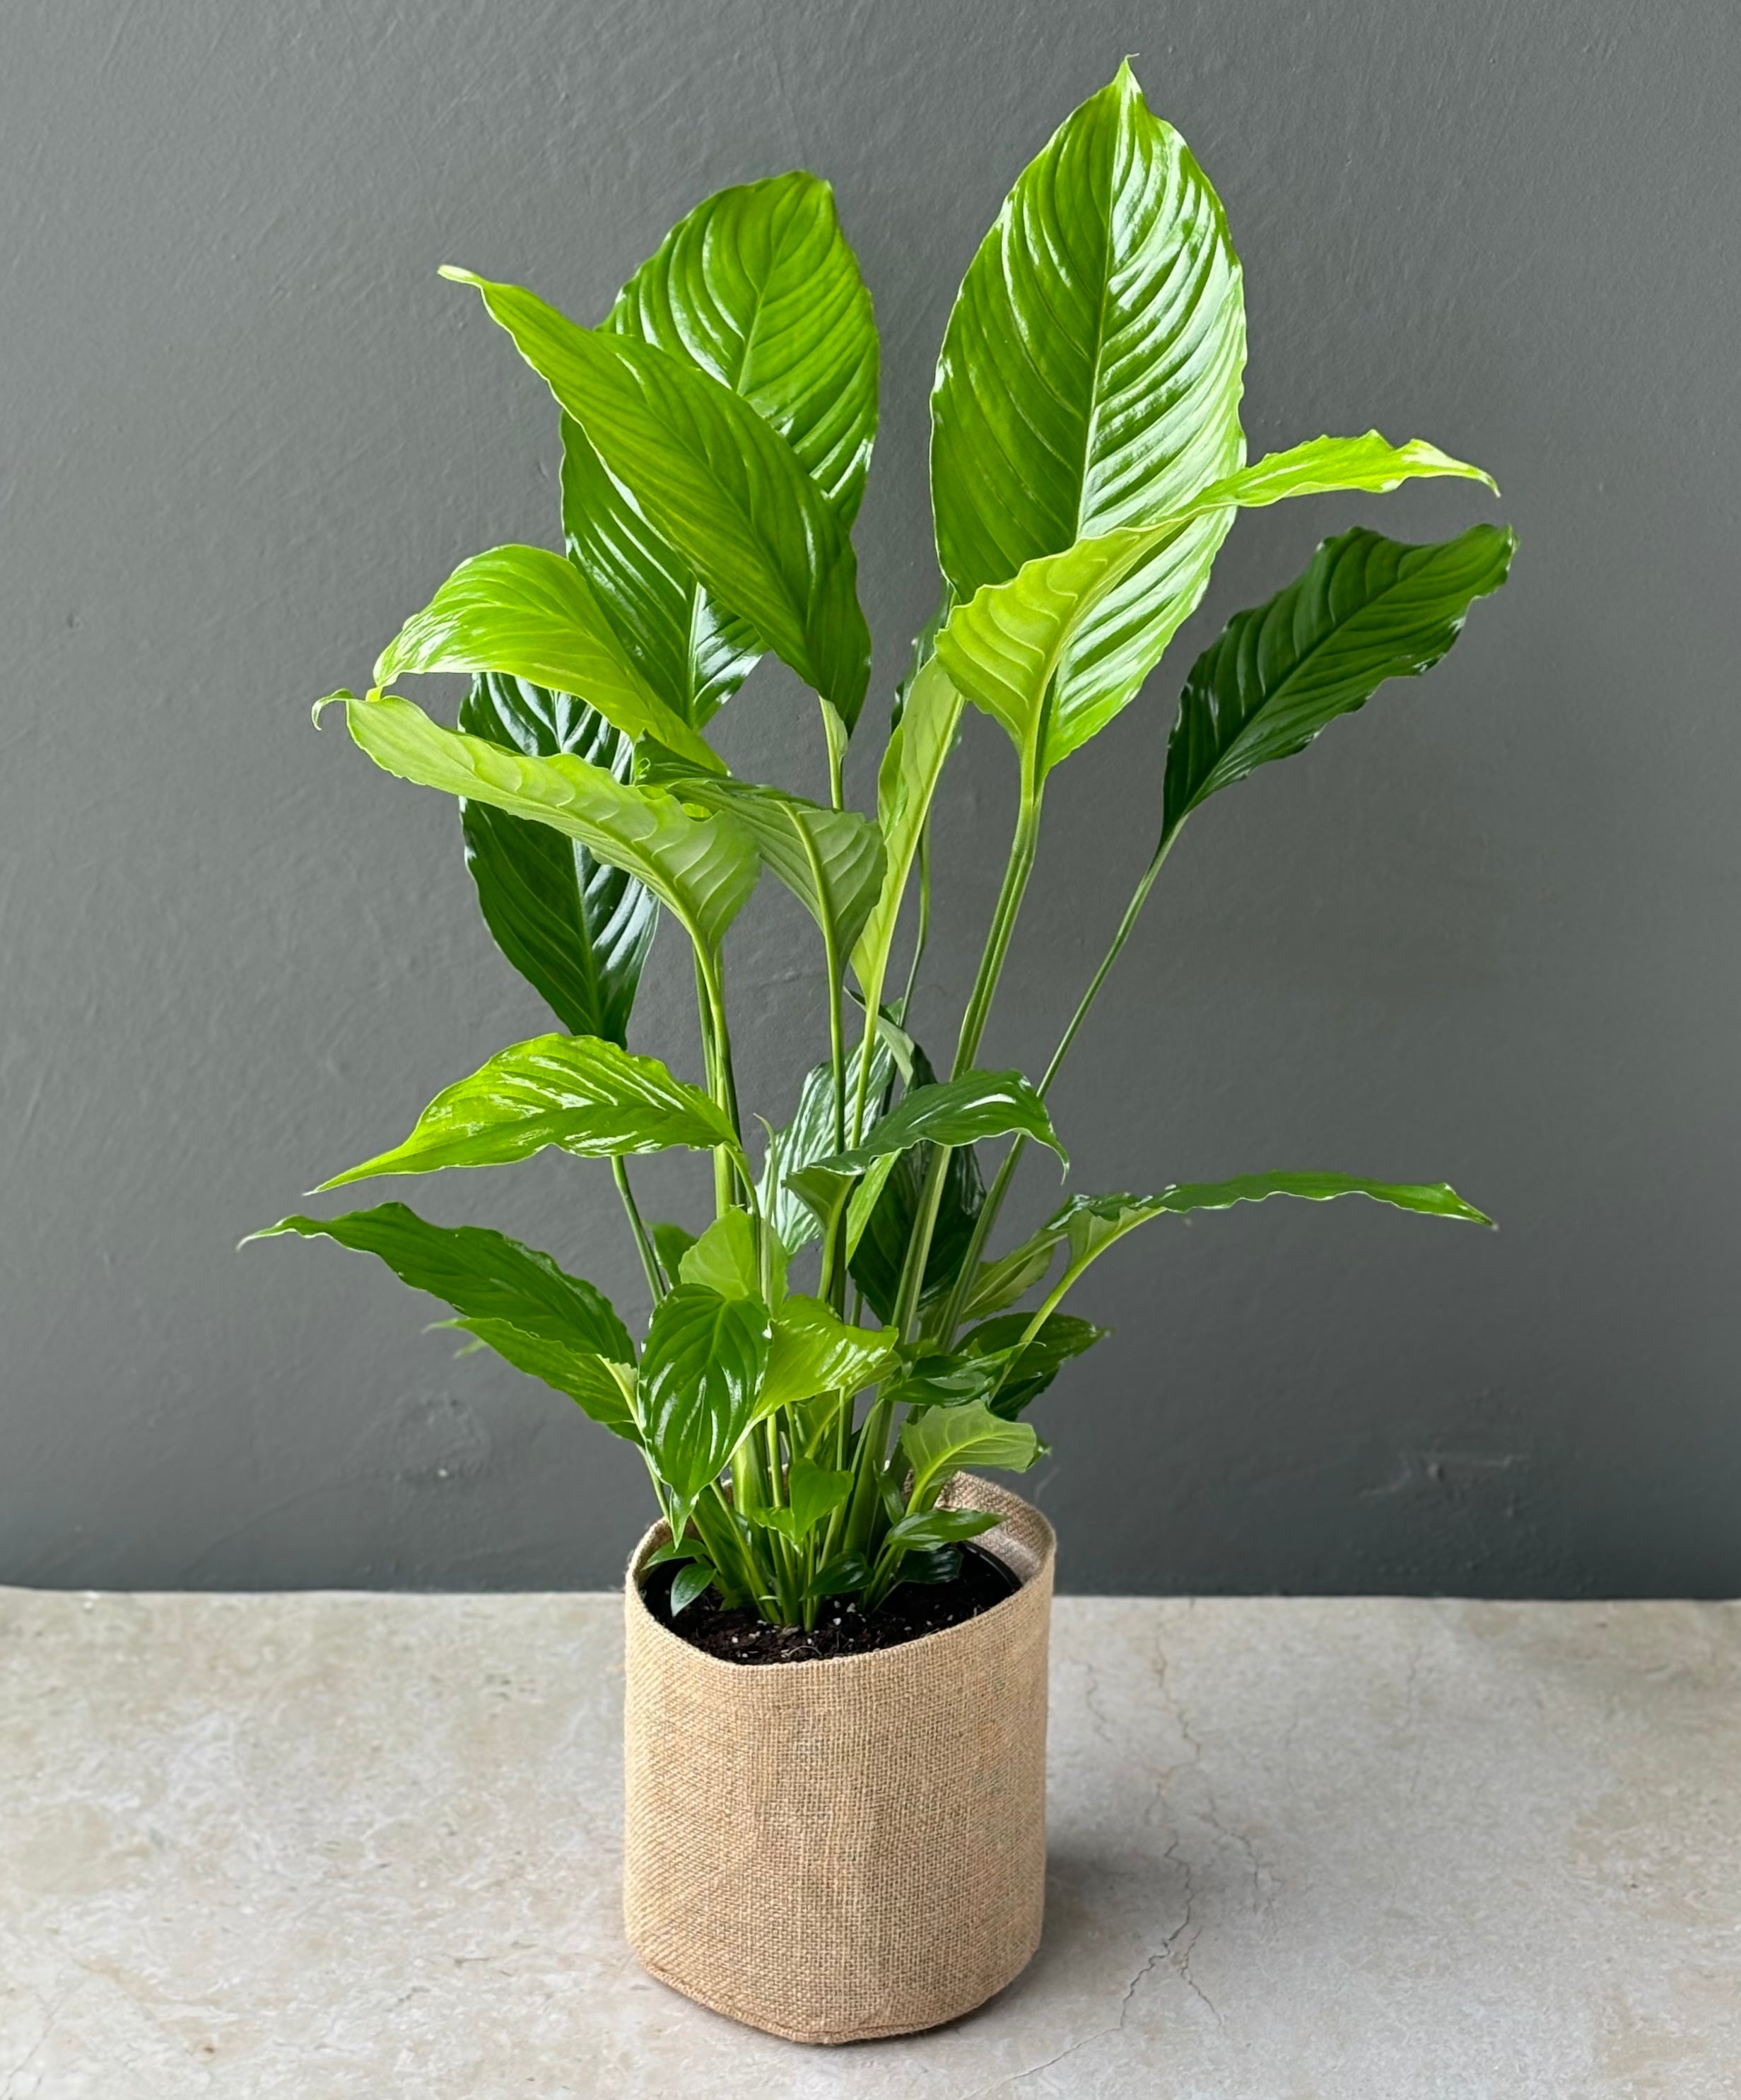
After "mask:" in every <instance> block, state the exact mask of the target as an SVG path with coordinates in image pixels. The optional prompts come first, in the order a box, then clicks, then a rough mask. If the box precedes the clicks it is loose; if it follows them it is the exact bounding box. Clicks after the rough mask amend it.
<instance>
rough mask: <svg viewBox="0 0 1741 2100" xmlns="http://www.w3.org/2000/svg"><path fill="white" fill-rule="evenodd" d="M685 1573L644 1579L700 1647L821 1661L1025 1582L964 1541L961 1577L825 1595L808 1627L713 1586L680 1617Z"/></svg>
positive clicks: (889, 1642)
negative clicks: (880, 1595)
mask: <svg viewBox="0 0 1741 2100" xmlns="http://www.w3.org/2000/svg"><path fill="white" fill-rule="evenodd" d="M676 1580H677V1568H676V1566H675V1565H674V1564H672V1562H670V1561H668V1560H667V1561H664V1562H663V1563H661V1564H660V1565H659V1567H657V1568H655V1569H654V1570H653V1572H652V1573H651V1574H650V1576H648V1577H647V1579H646V1582H644V1583H642V1585H641V1595H642V1596H644V1597H645V1598H646V1600H647V1604H648V1608H650V1610H651V1612H652V1613H653V1615H654V1617H655V1618H659V1619H663V1621H665V1623H666V1624H667V1625H668V1626H669V1627H670V1628H671V1630H672V1632H673V1633H675V1634H681V1635H682V1637H683V1639H685V1640H686V1641H687V1642H688V1643H690V1646H691V1647H692V1648H700V1649H701V1650H702V1651H703V1653H704V1654H707V1655H716V1656H718V1657H720V1658H721V1660H722V1661H725V1662H820V1661H824V1660H825V1659H826V1657H830V1656H835V1655H864V1654H866V1653H868V1652H870V1650H871V1649H872V1648H897V1647H898V1646H899V1645H900V1643H901V1642H902V1641H910V1640H917V1639H919V1637H920V1636H921V1635H924V1634H934V1633H939V1632H941V1630H942V1629H943V1628H944V1627H945V1626H959V1625H960V1624H961V1622H962V1621H963V1619H972V1618H977V1617H978V1616H979V1614H980V1613H981V1612H989V1611H990V1609H991V1608H992V1606H993V1605H994V1604H1002V1603H1003V1600H1004V1599H1005V1598H1006V1597H1009V1596H1013V1595H1015V1593H1016V1590H1019V1589H1020V1587H1021V1585H1020V1583H1019V1582H1017V1581H1016V1577H1014V1576H1013V1575H1012V1573H1010V1571H1009V1569H1008V1568H1006V1567H1005V1566H1004V1564H1003V1562H1002V1561H1001V1560H998V1557H997V1555H995V1554H994V1553H988V1552H987V1551H986V1550H985V1547H984V1546H972V1545H969V1546H963V1547H962V1549H961V1573H959V1575H958V1576H957V1577H955V1579H954V1582H902V1583H901V1584H900V1585H899V1586H898V1587H897V1588H896V1589H893V1590H890V1591H889V1593H888V1595H887V1596H886V1597H885V1598H884V1599H883V1601H882V1603H881V1604H879V1605H878V1606H877V1608H876V1609H875V1611H874V1612H861V1611H860V1610H859V1608H858V1607H857V1604H851V1603H848V1602H847V1601H846V1600H845V1599H842V1598H839V1597H825V1598H824V1599H822V1605H821V1607H820V1609H819V1612H818V1621H817V1624H816V1626H815V1627H814V1628H813V1630H811V1631H810V1632H809V1633H806V1632H805V1630H804V1628H803V1627H802V1626H769V1624H768V1622H767V1621H766V1620H765V1619H759V1618H758V1617H756V1614H755V1612H751V1611H747V1610H745V1609H743V1608H741V1607H739V1608H735V1609H734V1610H731V1611H727V1610H726V1608H725V1606H724V1605H723V1604H721V1602H720V1600H719V1599H718V1597H717V1596H716V1595H715V1594H714V1592H713V1591H712V1590H707V1591H705V1592H704V1593H703V1595H701V1596H699V1597H698V1598H696V1599H695V1600H694V1603H693V1604H685V1607H684V1608H683V1609H682V1611H681V1612H679V1613H678V1615H677V1617H676V1618H675V1619H673V1618H672V1616H671V1586H672V1583H673V1582H675V1581H676Z"/></svg>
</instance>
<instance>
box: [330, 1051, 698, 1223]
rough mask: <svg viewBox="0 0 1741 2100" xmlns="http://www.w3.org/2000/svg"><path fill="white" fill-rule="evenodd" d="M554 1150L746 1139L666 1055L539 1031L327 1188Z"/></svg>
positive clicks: (590, 1154)
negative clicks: (664, 1060) (670, 1066)
mask: <svg viewBox="0 0 1741 2100" xmlns="http://www.w3.org/2000/svg"><path fill="white" fill-rule="evenodd" d="M547 1145H559V1146H560V1147H561V1148H562V1150H563V1151H565V1152H571V1153H575V1154H578V1155H579V1156H580V1157H581V1158H607V1157H620V1156H621V1155H623V1154H627V1153H634V1152H663V1151H665V1150H667V1149H669V1148H670V1147H672V1146H673V1145H681V1146H686V1147H688V1148H689V1149H690V1150H692V1151H706V1150H708V1149H711V1148H712V1147H713V1146H716V1145H725V1146H727V1147H729V1149H732V1150H734V1151H735V1150H736V1149H737V1139H736V1137H735V1136H734V1134H733V1132H732V1127H731V1125H730V1123H729V1122H728V1121H727V1119H726V1118H725V1115H724V1114H722V1113H721V1110H720V1109H719V1108H718V1106H717V1105H716V1104H715V1102H714V1101H712V1099H711V1098H710V1096H707V1095H706V1094H704V1093H703V1092H702V1091H701V1089H700V1088H699V1087H691V1086H689V1085H687V1084H686V1083H685V1082H684V1081H682V1080H681V1079H673V1078H672V1075H671V1074H670V1073H669V1072H668V1071H667V1070H666V1069H665V1067H664V1066H663V1065H662V1064H660V1062H659V1060H658V1058H656V1057H635V1056H633V1055H632V1054H631V1053H630V1052H628V1051H627V1050H624V1049H621V1048H619V1047H618V1046H617V1044H615V1043H606V1041H604V1040H603V1039H602V1038H601V1037H599V1036H596V1035H538V1036H535V1037H534V1038H533V1039H532V1040H531V1042H529V1043H514V1044H513V1045H512V1047H511V1048H508V1049H506V1050H501V1051H498V1052H497V1053H496V1056H495V1057H492V1058H491V1059H490V1061H489V1062H488V1063H487V1064H486V1065H480V1066H479V1068H478V1070H477V1071H475V1072H474V1073H472V1074H470V1075H469V1077H468V1078H466V1079H461V1080H459V1081H457V1082H456V1083H455V1084H454V1085H452V1086H451V1087H444V1088H443V1090H442V1092H440V1093H439V1094H438V1095H437V1096H435V1098H434V1101H431V1102H430V1105H429V1106H428V1107H427V1108H426V1109H425V1110H424V1111H423V1113H422V1114H421V1115H420V1116H419V1117H418V1118H417V1123H416V1126H415V1127H414V1128H413V1129H412V1133H411V1135H410V1136H408V1138H407V1139H406V1140H405V1141H404V1142H403V1144H402V1145H396V1146H394V1149H392V1150H391V1151H390V1152H383V1153H381V1154H377V1156H376V1157H375V1158H372V1159H367V1160H365V1161H364V1162H363V1164H362V1165H361V1166H360V1167H350V1168H348V1169H347V1170H346V1171H345V1172H344V1173H342V1174H335V1175H334V1176H333V1178H332V1180H330V1181H323V1182H322V1183H321V1185H320V1186H321V1188H322V1189H338V1188H342V1187H343V1186H344V1185H345V1184H346V1182H350V1181H364V1180H369V1179H370V1178H371V1177H372V1176H375V1175H377V1174H433V1173H434V1172H435V1171H437V1170H438V1169H439V1168H441V1167H503V1166H506V1165H508V1164H509V1163H510V1162H513V1161H514V1160H517V1159H529V1158H531V1156H532V1154H534V1153H536V1152H542V1151H543V1150H544V1148H545V1147H546V1146H547Z"/></svg>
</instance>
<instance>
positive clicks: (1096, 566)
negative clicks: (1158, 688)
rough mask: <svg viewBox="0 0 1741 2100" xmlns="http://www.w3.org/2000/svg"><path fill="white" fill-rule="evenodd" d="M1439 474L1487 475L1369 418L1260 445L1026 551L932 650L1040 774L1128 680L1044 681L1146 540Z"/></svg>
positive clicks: (1104, 716)
mask: <svg viewBox="0 0 1741 2100" xmlns="http://www.w3.org/2000/svg"><path fill="white" fill-rule="evenodd" d="M1444 474H1449V475H1454V476H1457V477H1459V478H1461V479H1466V480H1471V481H1479V482H1483V483H1486V485H1487V486H1488V487H1492V480H1491V479H1490V478H1489V477H1488V475H1487V474H1483V472H1482V470H1481V469H1480V468H1479V467H1474V466H1470V465H1468V464H1467V463H1466V461H1461V460H1454V459H1452V458H1451V457H1449V455H1448V454H1447V453H1445V452H1440V451H1439V448H1438V447H1437V446H1435V445H1430V444H1427V443H1425V442H1424V441H1423V440H1422V439H1418V438H1414V439H1410V440H1409V441H1408V443H1406V444H1403V445H1392V444H1391V443H1389V442H1388V441H1387V440H1386V439H1384V438H1383V437H1382V436H1381V435H1379V433H1378V432H1377V430H1369V431H1368V432H1367V433H1366V434H1365V435H1364V437H1358V438H1315V439H1311V440H1310V441H1309V442H1308V443H1305V444H1301V445H1295V446H1294V447H1293V448H1292V449H1291V450H1289V451H1288V452H1272V453H1270V454H1268V455H1267V456H1266V457H1264V458H1263V459H1261V460H1259V461H1258V462H1257V464H1256V465H1254V466H1249V467H1245V468H1243V469H1241V470H1240V471H1239V472H1238V473H1236V474H1230V475H1228V476H1227V477H1226V478H1225V479H1223V480H1221V481H1219V482H1216V483H1213V484H1212V485H1211V486H1210V487H1208V488H1205V489H1203V490H1201V491H1200V492H1198V493H1197V495H1196V496H1192V497H1191V498H1190V499H1189V500H1188V501H1187V502H1185V503H1184V504H1183V505H1181V507H1180V508H1179V510H1175V511H1174V512H1172V513H1170V514H1168V515H1166V516H1164V517H1159V518H1156V519H1154V520H1153V522H1152V523H1147V524H1144V525H1139V526H1129V527H1121V528H1120V529H1118V530H1117V531H1114V532H1106V533H1103V534H1100V535H1099V536H1095V537H1091V538H1085V539H1082V540H1078V541H1077V542H1076V543H1075V545H1073V546H1070V547H1068V548H1066V549H1064V551H1063V552H1061V553H1060V554H1051V555H1047V556H1044V557H1042V558H1039V559H1037V560H1034V561H1031V562H1028V563H1027V564H1026V565H1025V567H1023V568H1022V569H1021V570H1020V572H1019V573H1018V574H1017V575H1016V576H1014V577H1013V578H1012V580H1010V581H1009V582H1007V583H1003V584H998V585H988V586H987V587H986V588H985V589H983V590H981V591H980V592H979V593H978V594H977V595H976V597H975V598H973V599H972V601H971V602H968V603H967V604H965V605H963V606H959V607H957V608H956V610H955V611H954V613H953V614H952V615H950V621H949V624H948V625H947V626H946V627H945V629H944V630H943V632H942V633H941V635H940V636H939V637H938V638H937V660H938V661H939V662H940V663H941V664H942V665H943V667H944V668H945V671H946V672H947V673H948V674H949V676H950V678H951V679H953V680H954V683H955V684H956V686H959V688H960V690H961V691H962V692H963V694H964V695H966V697H967V699H970V700H972V702H973V704H974V705H975V706H976V707H978V708H982V709H983V710H984V711H985V712H986V713H987V714H989V715H990V716H992V717H994V720H996V721H998V723H1000V724H1001V725H1002V726H1003V729H1004V730H1005V731H1006V732H1007V735H1009V737H1010V739H1011V741H1012V743H1014V744H1015V746H1016V750H1017V752H1020V753H1021V754H1023V755H1024V757H1025V762H1027V763H1029V764H1031V765H1033V766H1034V769H1035V771H1036V773H1037V774H1038V775H1040V776H1043V775H1044V774H1046V773H1047V772H1048V771H1049V770H1051V768H1052V767H1053V766H1055V765H1058V764H1059V763H1060V761H1062V760H1064V759H1065V758H1067V757H1069V754H1070V753H1071V752H1073V751H1074V750H1076V749H1077V748H1078V747H1079V746H1080V745H1082V744H1083V743H1086V741H1087V740H1088V739H1089V738H1090V737H1091V736H1093V735H1095V733H1096V732H1097V731H1098V730H1100V729H1102V728H1104V726H1105V725H1106V723H1107V722H1108V721H1110V720H1111V718H1112V716H1113V714H1114V713H1116V712H1117V707H1122V706H1123V705H1124V704H1125V701H1126V700H1127V699H1129V698H1130V697H1131V692H1134V691H1135V687H1134V686H1132V687H1131V689H1130V691H1126V692H1123V693H1122V698H1118V699H1117V707H1113V706H1111V705H1110V704H1109V703H1108V701H1107V699H1106V698H1105V696H1104V695H1097V694H1096V693H1095V692H1093V691H1091V690H1090V689H1089V688H1087V687H1082V688H1081V689H1079V690H1078V692H1077V693H1076V694H1075V695H1071V694H1070V693H1069V692H1067V691H1066V690H1064V689H1063V688H1061V687H1057V688H1055V686H1054V683H1053V682H1054V679H1055V677H1056V675H1057V673H1058V672H1059V669H1060V665H1061V664H1062V663H1063V661H1064V654H1065V651H1066V650H1067V649H1068V648H1069V646H1070V645H1071V642H1072V638H1073V637H1074V636H1076V635H1078V633H1081V632H1082V628H1083V623H1084V622H1085V621H1086V620H1087V618H1088V616H1089V615H1090V614H1091V613H1092V612H1093V611H1094V609H1095V607H1096V606H1098V605H1100V604H1101V603H1102V602H1104V601H1105V600H1106V599H1107V597H1108V594H1109V593H1110V592H1111V591H1112V590H1113V589H1114V588H1115V586H1117V585H1118V584H1119V583H1120V582H1122V580H1123V579H1124V578H1126V576H1132V575H1134V574H1135V571H1136V570H1137V569H1138V568H1139V567H1141V566H1142V565H1143V564H1144V563H1145V562H1148V560H1149V559H1150V558H1151V557H1153V555H1154V554H1156V553H1157V550H1161V549H1165V548H1166V547H1169V546H1171V545H1175V544H1178V543H1179V542H1181V541H1182V540H1183V537H1184V536H1185V535H1186V534H1187V533H1188V532H1189V531H1190V529H1191V528H1192V524H1193V522H1194V521H1196V520H1197V519H1199V518H1203V517H1205V516H1208V515H1211V514H1214V513H1216V512H1218V511H1221V510H1232V509H1233V508H1238V507H1248V508H1249V507H1252V506H1261V505H1266V504H1271V503H1279V502H1281V501H1283V500H1284V499H1285V498H1287V497H1289V496H1316V495H1322V494H1325V493H1327V492H1331V491H1333V490H1338V489H1340V490H1366V491H1370V492H1383V491H1385V490H1388V489H1393V488H1395V487H1399V486H1400V484H1401V483H1404V481H1409V480H1413V479H1418V478H1420V477H1422V476H1436V475H1444ZM1185 610H1186V611H1188V610H1189V607H1186V608H1185ZM1183 616H1184V615H1183V612H1181V613H1180V615H1179V617H1180V618H1181V619H1183ZM1121 690H1122V689H1121ZM1114 697H1116V695H1115V696H1114Z"/></svg>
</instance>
